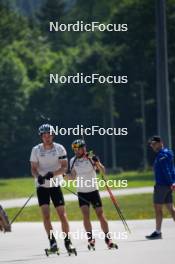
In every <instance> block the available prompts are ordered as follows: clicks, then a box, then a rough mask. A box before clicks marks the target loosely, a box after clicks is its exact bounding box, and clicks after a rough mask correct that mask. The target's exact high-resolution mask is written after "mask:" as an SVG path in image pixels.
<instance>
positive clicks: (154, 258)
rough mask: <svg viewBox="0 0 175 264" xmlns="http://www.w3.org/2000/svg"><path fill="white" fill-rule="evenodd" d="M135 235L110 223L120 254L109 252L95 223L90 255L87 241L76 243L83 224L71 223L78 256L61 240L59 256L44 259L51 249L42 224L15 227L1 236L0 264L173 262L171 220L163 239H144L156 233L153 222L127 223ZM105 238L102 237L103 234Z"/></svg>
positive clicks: (174, 236) (174, 226) (174, 227)
mask: <svg viewBox="0 0 175 264" xmlns="http://www.w3.org/2000/svg"><path fill="white" fill-rule="evenodd" d="M128 225H129V226H130V228H131V230H132V234H131V235H128V237H127V236H126V234H125V231H124V229H123V226H122V224H121V222H117V221H110V222H109V226H110V230H111V231H112V235H114V234H115V235H116V237H117V238H118V239H117V240H116V241H117V243H118V246H119V249H118V250H108V249H107V248H106V245H105V243H104V240H103V239H102V238H100V237H99V235H100V233H99V232H100V226H99V223H98V222H93V229H94V232H95V235H96V250H95V251H90V252H89V251H88V249H87V241H86V239H84V238H83V239H80V238H79V239H76V237H77V236H78V235H82V236H83V235H84V233H83V225H82V222H70V227H71V232H72V237H73V239H72V240H73V244H74V245H75V246H76V248H77V252H78V256H73V255H72V256H70V257H69V256H68V254H67V252H66V251H65V248H64V244H63V240H62V239H61V238H59V239H58V244H59V247H60V256H57V255H51V256H49V257H46V256H45V253H44V249H45V248H46V247H48V240H47V237H46V234H45V232H44V229H43V225H42V223H16V224H14V225H13V227H12V228H13V229H12V232H11V233H6V234H3V233H0V263H3V264H5V263H20V264H24V263H25V264H27V263H29V264H30V263H31V264H45V263H48V264H49V263H52V264H54V263H62V264H65V263H66V264H69V263H71V264H74V263H76V264H89V263H100V264H108V263H109V264H116V263H122V264H125V263H126V264H132V263H133V264H148V263H151V264H152V263H155V264H165V263H170V262H172V261H173V259H174V245H175V223H174V222H173V220H171V219H166V220H164V222H163V239H160V240H156V241H148V240H146V239H145V235H147V234H150V232H152V231H153V230H154V220H142V221H139V220H135V221H128ZM54 229H55V235H56V236H57V235H58V236H59V234H60V233H59V232H60V224H58V223H54ZM101 235H102V234H101Z"/></svg>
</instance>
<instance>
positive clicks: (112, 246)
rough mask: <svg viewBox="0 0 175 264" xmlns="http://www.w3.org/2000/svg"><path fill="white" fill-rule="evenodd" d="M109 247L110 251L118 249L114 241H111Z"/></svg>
mask: <svg viewBox="0 0 175 264" xmlns="http://www.w3.org/2000/svg"><path fill="white" fill-rule="evenodd" d="M107 246H108V249H118V245H117V244H115V243H113V242H112V241H109V242H108V244H107Z"/></svg>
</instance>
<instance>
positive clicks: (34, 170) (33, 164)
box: [31, 162, 39, 178]
mask: <svg viewBox="0 0 175 264" xmlns="http://www.w3.org/2000/svg"><path fill="white" fill-rule="evenodd" d="M31 173H32V175H33V177H34V178H37V177H38V176H39V173H38V163H37V162H31Z"/></svg>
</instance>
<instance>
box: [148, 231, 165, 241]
mask: <svg viewBox="0 0 175 264" xmlns="http://www.w3.org/2000/svg"><path fill="white" fill-rule="evenodd" d="M146 238H147V239H161V238H162V233H157V232H156V231H154V232H153V233H152V234H151V235H149V236H146Z"/></svg>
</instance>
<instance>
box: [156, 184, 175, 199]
mask: <svg viewBox="0 0 175 264" xmlns="http://www.w3.org/2000/svg"><path fill="white" fill-rule="evenodd" d="M153 201H154V203H155V204H168V203H173V195H172V190H171V187H170V186H166V185H155V186H154V194H153Z"/></svg>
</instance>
